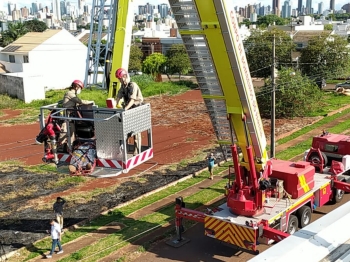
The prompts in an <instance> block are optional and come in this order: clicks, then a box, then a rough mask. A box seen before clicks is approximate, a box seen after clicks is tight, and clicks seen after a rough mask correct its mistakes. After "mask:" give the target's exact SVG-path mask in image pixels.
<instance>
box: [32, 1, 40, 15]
mask: <svg viewBox="0 0 350 262" xmlns="http://www.w3.org/2000/svg"><path fill="white" fill-rule="evenodd" d="M38 11H39V5H38V2H35V3H32V12H31V14H32V15H35V14H36V13H37V12H38Z"/></svg>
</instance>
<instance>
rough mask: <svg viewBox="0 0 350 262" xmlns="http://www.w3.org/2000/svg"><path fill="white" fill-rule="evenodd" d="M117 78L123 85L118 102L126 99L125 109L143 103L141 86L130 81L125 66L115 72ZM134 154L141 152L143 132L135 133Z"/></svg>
mask: <svg viewBox="0 0 350 262" xmlns="http://www.w3.org/2000/svg"><path fill="white" fill-rule="evenodd" d="M115 76H116V78H118V79H119V81H120V83H121V87H120V89H119V91H118V94H117V100H116V104H117V105H118V104H119V101H120V100H121V99H123V100H124V102H123V108H124V109H125V110H128V109H131V108H135V107H138V106H140V105H142V103H143V96H142V93H141V90H140V87H139V86H138V85H137V84H136V83H135V82H131V81H130V76H129V74H128V72H127V71H126V70H125V69H124V68H119V69H118V70H117V71H116V72H115ZM132 136H133V137H134V142H135V146H134V156H135V155H137V154H139V153H141V134H134V133H132Z"/></svg>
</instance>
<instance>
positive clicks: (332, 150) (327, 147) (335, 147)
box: [324, 144, 338, 152]
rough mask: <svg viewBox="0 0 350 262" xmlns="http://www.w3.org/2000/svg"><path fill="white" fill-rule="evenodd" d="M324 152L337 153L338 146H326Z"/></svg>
mask: <svg viewBox="0 0 350 262" xmlns="http://www.w3.org/2000/svg"><path fill="white" fill-rule="evenodd" d="M324 149H325V151H327V152H337V151H338V146H337V145H329V144H326V145H325V147H324Z"/></svg>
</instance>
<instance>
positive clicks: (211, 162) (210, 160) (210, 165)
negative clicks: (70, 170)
mask: <svg viewBox="0 0 350 262" xmlns="http://www.w3.org/2000/svg"><path fill="white" fill-rule="evenodd" d="M206 159H207V161H208V170H209V173H210V179H211V180H213V178H214V174H213V169H214V164H215V159H216V158H215V157H214V154H213V153H210V154H209V155H208V156H207V158H206Z"/></svg>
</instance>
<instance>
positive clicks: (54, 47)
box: [0, 29, 87, 99]
mask: <svg viewBox="0 0 350 262" xmlns="http://www.w3.org/2000/svg"><path fill="white" fill-rule="evenodd" d="M86 56H87V47H86V46H85V45H84V44H83V43H81V42H80V41H79V39H76V38H75V37H74V36H73V35H72V34H70V33H69V32H68V31H67V30H65V29H62V30H46V31H45V32H30V33H27V34H25V35H24V36H22V37H21V38H19V39H17V40H16V41H14V42H13V43H11V44H10V45H8V46H6V47H5V48H4V49H3V50H1V51H0V63H1V64H3V65H4V66H5V69H6V70H7V71H8V72H10V75H12V76H16V77H22V78H30V77H32V78H33V77H34V76H35V77H36V79H37V80H36V86H37V87H36V88H38V86H39V85H41V86H42V90H44V87H45V88H46V89H62V88H66V87H68V86H69V85H70V84H71V82H72V81H73V80H74V79H81V80H83V79H84V77H85V67H86ZM2 84H4V83H0V90H1V85H2ZM36 99H39V98H36Z"/></svg>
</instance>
